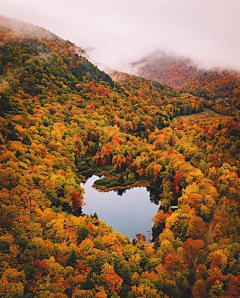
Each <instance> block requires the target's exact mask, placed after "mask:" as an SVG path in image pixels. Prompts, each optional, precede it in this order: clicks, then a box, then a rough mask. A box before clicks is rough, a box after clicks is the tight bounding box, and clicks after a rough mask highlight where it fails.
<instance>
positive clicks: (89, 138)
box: [0, 18, 240, 298]
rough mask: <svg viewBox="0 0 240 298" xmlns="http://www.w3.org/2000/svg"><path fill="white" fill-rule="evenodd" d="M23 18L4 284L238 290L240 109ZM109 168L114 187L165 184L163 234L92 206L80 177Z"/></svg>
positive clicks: (5, 160) (7, 31) (226, 293)
mask: <svg viewBox="0 0 240 298" xmlns="http://www.w3.org/2000/svg"><path fill="white" fill-rule="evenodd" d="M9 22H10V21H9V20H8V19H6V18H1V30H0V31H1V44H0V70H1V72H0V103H1V109H0V112H1V113H0V152H1V155H0V262H1V266H0V296H2V297H26V298H30V297H63V298H64V297H75V298H76V297H98V298H100V297H129V298H133V297H156V298H159V297H199V295H200V293H201V295H202V296H203V295H205V297H220V296H222V297H238V295H239V268H238V258H239V255H240V245H239V234H240V232H239V231H240V223H239V198H240V189H239V185H240V184H239V178H238V174H239V172H238V168H239V160H240V158H239V148H240V142H239V133H238V132H239V128H240V124H239V123H240V122H239V118H238V117H235V118H233V117H227V116H222V115H218V114H216V113H214V112H211V111H204V112H202V109H203V105H202V100H200V99H199V98H197V97H195V96H192V95H189V94H180V93H178V92H177V91H175V90H173V89H172V88H170V87H167V86H163V85H161V84H159V83H156V82H151V81H148V80H144V79H141V78H138V77H136V76H129V75H127V74H122V73H116V74H115V79H114V81H113V80H112V79H111V78H110V77H109V76H108V75H107V74H105V73H104V72H102V71H100V70H99V69H98V68H97V67H95V66H94V65H93V64H91V63H90V62H88V60H87V59H85V58H84V57H82V56H81V53H82V51H81V49H80V48H78V47H77V46H75V45H74V44H72V43H70V42H69V41H64V40H62V39H60V38H58V37H56V36H54V35H52V34H49V33H47V32H45V31H44V29H39V30H40V31H41V34H39V35H38V34H35V33H34V34H35V35H34V36H32V35H31V34H30V33H29V31H32V29H31V26H30V29H28V28H29V27H28V26H27V25H26V26H27V28H25V29H24V30H23V29H21V30H20V31H19V30H13V28H15V27H13V25H11V26H10V25H9ZM11 22H12V21H11ZM11 24H12V23H11ZM14 24H15V23H14ZM24 26H25V25H24ZM34 32H38V29H36V30H34ZM45 33H46V34H45ZM193 114H195V115H194V116H193ZM184 115H185V116H184ZM186 115H187V116H186ZM97 172H98V173H99V172H104V173H105V180H99V181H98V187H99V188H103V189H105V190H106V189H110V188H117V187H129V186H130V185H135V184H137V185H151V186H154V187H157V188H159V189H160V190H161V197H160V199H161V202H162V203H161V208H160V210H159V211H158V213H157V214H156V216H155V218H154V228H153V238H154V242H153V243H152V244H147V243H145V241H144V237H143V236H142V235H137V236H136V239H135V240H134V241H131V240H130V239H129V238H127V237H124V236H123V235H121V234H120V233H116V232H114V231H113V230H112V228H111V227H109V226H108V225H107V224H106V223H104V222H102V221H101V220H99V219H98V217H97V215H96V214H94V215H92V216H84V215H82V212H81V207H82V205H83V204H84V193H83V189H82V188H81V187H80V182H81V181H83V180H84V179H85V178H84V174H89V173H97ZM176 201H177V202H178V206H179V209H178V210H177V211H175V212H172V211H171V208H170V206H171V203H172V202H176Z"/></svg>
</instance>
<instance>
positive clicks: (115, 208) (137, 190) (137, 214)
mask: <svg viewBox="0 0 240 298" xmlns="http://www.w3.org/2000/svg"><path fill="white" fill-rule="evenodd" d="M97 179H99V177H98V176H95V175H93V176H92V177H91V178H89V179H88V180H87V181H86V183H84V184H83V183H82V184H81V186H82V187H83V188H84V189H85V195H84V200H85V202H86V205H85V206H83V213H85V214H88V215H90V214H94V212H96V213H97V215H98V218H99V219H100V220H103V221H105V222H106V223H107V224H108V225H110V226H112V227H113V229H114V230H115V231H119V232H121V233H122V234H123V235H125V236H128V237H129V238H130V239H133V238H135V235H136V234H138V233H141V234H144V235H145V236H146V238H147V239H148V240H151V228H152V225H153V221H152V218H153V216H154V215H155V214H156V213H157V210H158V207H159V202H156V200H155V203H154V202H153V193H152V192H151V193H150V191H148V190H147V188H146V187H134V188H131V189H127V190H126V191H124V193H123V194H121V195H118V194H117V192H115V191H109V192H99V191H97V190H96V189H94V188H93V187H92V185H93V183H94V181H96V180H97Z"/></svg>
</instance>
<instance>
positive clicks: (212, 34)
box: [0, 0, 240, 70]
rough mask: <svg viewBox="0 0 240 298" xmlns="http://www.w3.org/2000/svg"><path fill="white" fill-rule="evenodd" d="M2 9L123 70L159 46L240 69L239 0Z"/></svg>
mask: <svg viewBox="0 0 240 298" xmlns="http://www.w3.org/2000/svg"><path fill="white" fill-rule="evenodd" d="M0 14H1V15H5V16H8V17H12V18H17V19H20V20H23V21H26V22H29V23H32V24H35V25H38V26H41V27H44V28H45V29H48V30H49V31H51V32H53V33H55V34H57V35H59V36H60V37H62V38H64V39H68V40H70V41H72V42H74V43H75V44H77V45H78V46H80V47H82V48H93V49H94V51H92V52H91V56H92V58H93V59H94V60H96V61H99V62H101V63H103V64H105V65H108V66H110V67H112V68H115V69H119V70H124V65H125V63H127V62H128V61H134V60H137V59H139V58H140V57H141V56H143V55H146V54H149V53H151V52H153V51H154V50H156V49H161V50H166V51H171V52H173V53H177V54H179V55H184V56H189V57H191V58H193V59H195V60H196V61H198V62H200V63H201V65H202V66H205V67H217V66H221V67H231V68H235V69H238V70H240V57H239V54H240V0H0Z"/></svg>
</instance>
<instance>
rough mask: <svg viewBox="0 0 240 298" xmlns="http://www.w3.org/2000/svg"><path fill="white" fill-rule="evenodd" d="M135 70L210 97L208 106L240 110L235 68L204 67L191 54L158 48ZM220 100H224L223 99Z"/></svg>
mask: <svg viewBox="0 0 240 298" xmlns="http://www.w3.org/2000/svg"><path fill="white" fill-rule="evenodd" d="M132 69H133V72H135V73H136V74H137V75H139V76H141V77H143V78H147V79H149V80H153V81H157V82H159V83H161V84H167V85H169V86H172V87H174V88H176V89H177V90H179V91H181V92H188V93H190V94H193V95H195V96H199V97H204V98H205V99H207V100H209V101H207V102H206V106H208V107H210V108H213V109H214V110H215V111H217V112H220V113H224V114H229V115H234V114H238V113H239V110H240V73H239V72H237V71H234V70H222V69H212V70H202V69H200V68H198V67H197V66H196V65H194V63H193V61H191V60H190V59H188V58H183V57H175V56H173V55H168V54H166V53H164V52H161V51H157V52H155V53H153V54H151V55H148V56H146V57H144V58H143V59H141V60H140V61H137V62H134V63H132ZM219 100H220V101H219Z"/></svg>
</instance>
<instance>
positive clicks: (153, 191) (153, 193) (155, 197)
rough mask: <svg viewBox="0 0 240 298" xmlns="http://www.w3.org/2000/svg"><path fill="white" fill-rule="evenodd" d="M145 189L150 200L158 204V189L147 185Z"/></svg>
mask: <svg viewBox="0 0 240 298" xmlns="http://www.w3.org/2000/svg"><path fill="white" fill-rule="evenodd" d="M147 191H148V192H149V197H150V202H152V203H154V204H155V205H159V203H160V190H158V189H156V188H153V187H147Z"/></svg>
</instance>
